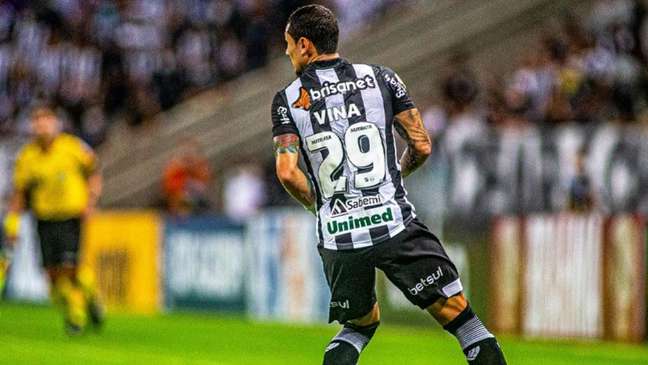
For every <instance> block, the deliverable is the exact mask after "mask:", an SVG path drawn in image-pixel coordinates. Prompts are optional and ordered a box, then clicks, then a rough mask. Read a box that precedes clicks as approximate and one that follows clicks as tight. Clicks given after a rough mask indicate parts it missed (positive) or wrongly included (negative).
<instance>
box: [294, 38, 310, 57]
mask: <svg viewBox="0 0 648 365" xmlns="http://www.w3.org/2000/svg"><path fill="white" fill-rule="evenodd" d="M311 44H312V42H311V41H310V40H309V39H308V38H306V37H299V40H298V41H297V47H298V49H299V54H300V55H301V56H306V54H307V53H308V52H309V48H310V45H311Z"/></svg>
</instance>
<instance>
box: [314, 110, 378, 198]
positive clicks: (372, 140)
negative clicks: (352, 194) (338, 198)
mask: <svg viewBox="0 0 648 365" xmlns="http://www.w3.org/2000/svg"><path fill="white" fill-rule="evenodd" d="M306 147H307V148H308V150H309V151H310V152H311V153H315V152H324V151H325V150H326V151H328V154H325V155H324V156H325V158H324V160H323V161H322V163H321V164H320V167H319V171H318V172H317V174H318V178H319V179H318V180H319V183H320V187H321V189H322V195H323V197H324V199H329V198H331V197H332V196H333V195H334V194H335V193H339V192H345V191H347V188H348V186H347V178H346V176H344V175H343V174H340V172H341V171H340V170H341V169H342V168H343V163H344V161H345V156H346V160H347V161H348V162H350V163H351V165H353V166H354V167H355V168H356V172H355V174H354V177H353V184H354V186H355V187H356V188H357V189H360V190H362V189H368V188H372V187H375V186H377V185H379V184H380V183H381V182H382V181H383V180H384V178H385V147H384V146H383V143H382V137H381V134H380V130H379V129H378V127H376V125H375V124H373V123H369V122H359V123H355V124H353V125H351V126H349V128H348V129H347V130H346V132H345V133H344V143H343V142H342V140H341V139H340V137H338V136H337V135H336V134H335V133H333V132H329V131H326V132H320V133H317V134H313V135H311V136H308V137H306ZM336 176H337V178H336Z"/></svg>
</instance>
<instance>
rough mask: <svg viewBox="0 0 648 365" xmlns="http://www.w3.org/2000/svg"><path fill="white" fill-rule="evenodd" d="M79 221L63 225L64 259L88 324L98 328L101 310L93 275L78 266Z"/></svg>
mask: <svg viewBox="0 0 648 365" xmlns="http://www.w3.org/2000/svg"><path fill="white" fill-rule="evenodd" d="M81 223H82V221H81V219H70V220H69V221H66V223H65V225H66V228H65V232H66V236H65V242H66V247H65V252H66V254H65V259H66V261H67V262H69V263H70V264H71V265H72V266H74V267H75V270H74V284H75V285H76V286H77V287H78V288H79V290H81V292H82V293H83V296H84V298H85V303H86V304H85V309H86V312H87V315H88V319H89V321H90V323H91V324H92V325H93V326H94V327H95V328H99V327H100V326H101V325H102V324H103V321H104V315H103V308H102V306H101V303H100V301H99V299H98V296H97V289H96V280H95V276H94V273H93V272H92V270H90V269H89V268H87V267H83V266H81V265H78V261H79V250H80V244H81Z"/></svg>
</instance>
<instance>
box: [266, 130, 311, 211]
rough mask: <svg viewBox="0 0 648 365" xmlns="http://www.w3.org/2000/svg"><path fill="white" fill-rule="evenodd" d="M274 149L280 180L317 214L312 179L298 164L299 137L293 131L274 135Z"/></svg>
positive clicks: (296, 197) (308, 208)
mask: <svg viewBox="0 0 648 365" xmlns="http://www.w3.org/2000/svg"><path fill="white" fill-rule="evenodd" d="M274 150H275V159H276V171H277V177H278V178H279V181H281V184H282V185H283V186H284V188H285V189H286V191H287V192H288V193H290V195H292V197H293V198H295V200H297V201H298V202H299V203H301V204H302V205H303V206H304V208H306V210H308V211H309V212H311V213H313V214H315V196H314V195H313V190H312V188H311V185H310V181H309V180H308V178H307V177H306V175H304V173H303V172H302V170H300V169H299V165H298V163H299V137H298V136H297V135H296V134H292V133H290V134H282V135H279V136H276V137H274Z"/></svg>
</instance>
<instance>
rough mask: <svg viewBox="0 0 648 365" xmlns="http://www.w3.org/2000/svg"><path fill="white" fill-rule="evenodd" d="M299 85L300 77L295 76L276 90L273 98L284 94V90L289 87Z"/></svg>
mask: <svg viewBox="0 0 648 365" xmlns="http://www.w3.org/2000/svg"><path fill="white" fill-rule="evenodd" d="M300 85H301V78H299V77H297V78H295V79H293V80H292V81H290V82H289V83H288V84H286V86H284V87H282V88H281V89H279V90H277V92H276V93H275V98H276V97H278V96H282V95H284V94H285V93H286V90H288V89H290V88H294V87H298V86H300Z"/></svg>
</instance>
